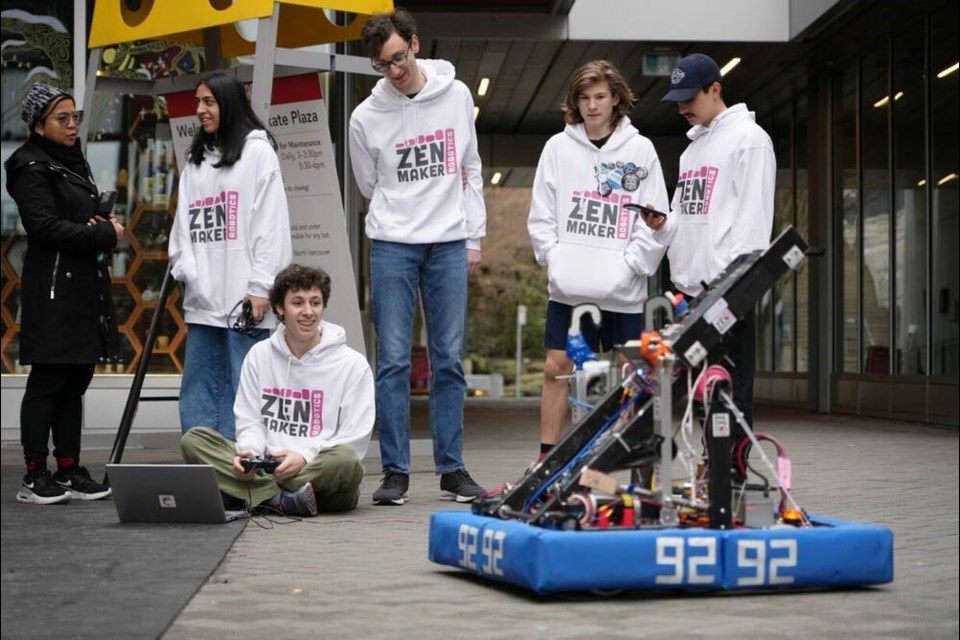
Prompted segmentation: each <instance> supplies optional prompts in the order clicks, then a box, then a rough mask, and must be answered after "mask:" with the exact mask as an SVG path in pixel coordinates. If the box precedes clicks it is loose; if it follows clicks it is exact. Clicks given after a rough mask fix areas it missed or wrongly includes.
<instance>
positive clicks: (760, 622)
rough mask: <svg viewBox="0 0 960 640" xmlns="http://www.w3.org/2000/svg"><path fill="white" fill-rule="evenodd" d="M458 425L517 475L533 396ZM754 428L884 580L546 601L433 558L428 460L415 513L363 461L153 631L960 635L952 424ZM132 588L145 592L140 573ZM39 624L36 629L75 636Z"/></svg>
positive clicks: (499, 467) (479, 473) (492, 462)
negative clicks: (885, 567)
mask: <svg viewBox="0 0 960 640" xmlns="http://www.w3.org/2000/svg"><path fill="white" fill-rule="evenodd" d="M425 407H426V405H425V402H423V401H422V400H417V401H415V402H414V409H413V424H414V425H415V432H414V436H415V437H418V438H425V437H427V436H428V432H427V429H426V427H425V425H426V417H425V411H426V408H425ZM466 424H467V433H466V461H467V465H468V468H469V470H470V472H471V474H472V475H473V476H474V477H475V478H476V479H477V480H478V481H479V482H480V483H481V484H484V485H485V486H488V487H493V486H495V485H496V484H498V483H500V482H504V481H514V480H516V479H517V478H518V477H519V476H520V475H521V473H522V471H523V470H524V469H525V468H526V466H527V464H528V463H529V461H530V460H531V459H532V458H533V457H534V455H535V453H536V451H537V440H538V438H537V436H538V433H537V432H538V429H537V424H538V408H537V405H536V403H535V402H531V401H528V400H521V401H491V400H477V401H470V402H469V403H468V406H467V411H466ZM757 427H758V430H761V431H765V432H768V433H770V434H772V435H774V436H775V437H777V438H778V439H779V440H781V441H782V442H783V443H784V444H785V445H786V447H787V450H788V452H789V454H790V456H791V458H792V461H793V476H794V485H795V494H796V496H797V498H798V500H799V502H800V503H801V505H803V506H804V507H805V508H806V509H808V510H809V511H811V512H814V513H818V514H823V515H828V516H833V517H837V518H841V519H846V520H857V521H862V522H869V523H877V524H883V525H886V526H888V527H890V528H891V529H892V530H893V531H894V535H895V542H894V545H895V579H894V582H893V583H892V584H889V585H884V586H881V587H875V588H864V589H849V590H843V591H799V592H792V593H775V594H774V593H759V594H756V593H754V594H723V593H720V594H708V595H691V594H656V593H649V592H631V593H626V594H623V595H620V596H617V597H614V598H600V597H597V596H593V595H589V594H565V595H559V596H550V597H541V596H537V595H534V594H532V593H530V592H527V591H524V590H521V589H518V588H513V587H505V586H502V585H498V584H494V583H492V582H488V581H483V580H480V579H478V578H475V577H473V576H470V575H467V574H465V573H462V572H459V571H457V570H455V569H452V568H449V567H443V566H439V565H434V564H432V563H430V562H429V561H428V560H427V531H428V519H429V516H430V514H431V513H433V512H435V511H438V510H442V509H450V508H466V507H458V506H456V505H454V504H453V503H450V502H444V501H441V500H439V479H438V477H437V476H435V475H434V474H433V472H432V461H431V460H430V459H429V458H428V457H418V458H415V464H414V469H413V471H414V472H413V474H412V476H411V500H410V502H409V503H407V504H406V505H404V506H403V507H375V506H372V505H371V504H370V495H371V493H372V492H373V490H374V489H375V488H376V486H377V484H378V482H379V460H377V459H376V458H370V459H368V460H367V470H368V474H367V476H366V477H365V479H364V487H363V498H362V501H361V505H360V508H359V509H357V510H356V511H355V512H352V513H350V514H346V515H338V516H321V517H318V518H314V519H311V520H308V521H304V522H299V523H291V524H279V523H270V522H268V521H265V520H263V519H255V520H253V521H251V522H249V523H247V525H246V528H245V529H244V531H243V532H242V533H241V534H240V536H239V537H238V538H237V540H236V542H235V544H234V545H233V547H232V548H231V549H230V550H229V551H228V552H227V554H226V556H225V557H224V559H223V561H222V563H221V564H220V565H219V567H218V568H217V569H216V570H215V571H214V572H213V573H212V575H211V576H210V577H209V579H208V580H207V581H206V582H205V583H204V584H203V585H202V587H201V588H200V589H199V590H198V591H197V593H196V594H195V595H194V596H193V598H192V599H190V601H189V603H188V604H187V606H186V607H185V608H184V609H183V610H182V611H181V612H180V613H179V615H178V616H176V618H175V619H173V620H172V623H171V625H170V626H169V628H168V629H167V631H166V633H165V635H164V636H163V637H164V638H167V639H181V638H191V639H192V638H222V637H230V638H264V637H271V636H282V637H284V638H315V637H337V638H340V637H345V638H429V637H431V636H436V637H442V638H551V639H556V638H588V637H589V638H593V637H606V638H658V637H670V638H701V637H703V638H736V639H737V640H742V639H743V638H782V637H790V638H814V637H818V638H839V637H844V638H850V637H854V638H875V637H890V638H956V637H958V633H960V626H958V611H960V608H958V604H957V602H958V596H960V593H958V579H960V570H958V560H960V544H958V530H960V527H958V516H957V509H958V506H957V505H958V499H960V496H958V485H960V474H958V469H960V464H958V460H960V451H958V441H960V437H958V435H960V434H958V431H957V429H955V428H943V429H938V428H931V427H926V426H921V425H915V424H909V423H895V422H888V421H880V420H865V419H854V418H846V417H842V416H822V415H813V414H807V413H804V412H792V411H785V410H774V409H763V408H759V409H758V414H757ZM107 453H108V452H106V451H88V452H85V454H84V458H85V463H86V464H90V465H95V464H97V462H98V461H99V462H102V460H103V459H105V458H106V456H107ZM3 454H4V463H5V464H10V463H11V461H12V460H13V459H15V458H16V456H17V454H18V451H15V450H12V449H9V448H4V451H3ZM176 458H177V454H176V450H175V449H174V448H173V447H172V446H167V447H165V448H164V449H162V450H155V451H150V450H145V449H138V450H131V451H130V452H128V454H127V455H126V456H125V458H124V461H129V462H133V461H137V460H151V461H175V460H176ZM24 508H31V507H24ZM211 526H215V525H211ZM189 552H190V551H189V550H188V549H184V553H189ZM143 588H144V589H150V588H155V585H153V586H152V585H151V582H150V578H149V576H144V580H143ZM8 604H9V603H7V602H5V603H4V607H6V606H8ZM130 615H133V616H135V615H138V612H136V611H131V612H130ZM40 625H41V626H40V627H38V632H40V633H42V635H44V636H53V635H67V636H69V635H70V630H69V629H44V628H43V627H42V621H40ZM102 635H104V636H107V635H109V630H107V629H104V630H103V634H102ZM4 637H6V635H5V634H4Z"/></svg>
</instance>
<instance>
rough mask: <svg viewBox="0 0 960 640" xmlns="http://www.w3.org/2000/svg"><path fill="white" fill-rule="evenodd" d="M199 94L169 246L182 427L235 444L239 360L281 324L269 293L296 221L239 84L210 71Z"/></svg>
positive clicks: (269, 142) (288, 256)
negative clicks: (180, 351) (177, 313)
mask: <svg viewBox="0 0 960 640" xmlns="http://www.w3.org/2000/svg"><path fill="white" fill-rule="evenodd" d="M194 100H195V103H196V109H197V111H196V112H197V119H198V120H199V124H200V127H199V129H198V130H197V133H196V134H195V135H194V137H193V141H192V142H191V144H190V150H189V153H188V157H187V163H186V167H185V168H184V170H183V173H182V175H181V176H180V188H179V194H178V200H177V215H176V218H175V220H174V224H173V231H172V232H171V234H170V250H169V253H170V261H171V263H172V265H173V266H172V272H173V276H174V277H175V278H176V279H177V280H179V281H180V282H182V283H183V284H184V299H183V310H184V319H185V320H186V322H187V346H186V356H185V358H184V370H183V379H182V382H181V385H180V427H181V429H182V430H183V432H186V431H187V430H189V429H191V428H193V427H197V426H205V427H210V428H212V429H214V430H216V431H217V432H219V433H220V434H221V435H223V436H224V437H225V438H228V439H230V440H234V439H235V427H234V419H233V401H234V397H235V396H236V390H237V385H238V384H239V379H240V365H241V364H242V363H243V358H244V356H246V354H247V351H249V350H250V347H252V346H253V345H254V344H256V343H257V342H259V341H260V340H263V339H264V338H266V337H267V336H268V334H269V330H270V329H272V328H273V327H274V326H275V325H276V319H275V318H274V317H273V316H272V315H271V313H270V303H269V300H268V294H269V291H270V287H271V286H273V279H274V277H275V276H276V274H277V273H278V272H279V271H280V270H281V269H282V268H283V267H285V266H286V265H288V264H289V263H290V262H291V260H292V250H291V245H290V219H289V214H288V211H287V199H286V194H285V192H284V187H283V180H282V178H281V175H280V163H279V160H278V158H277V154H276V151H275V150H274V147H275V142H274V140H273V137H272V136H271V135H270V134H269V133H268V132H267V131H266V127H265V126H264V125H263V122H261V121H260V119H259V118H258V117H257V115H256V114H255V113H254V112H253V109H252V108H251V106H250V101H249V100H248V98H247V94H246V90H245V89H244V86H243V83H242V82H240V80H238V79H237V78H236V77H234V76H232V75H228V74H224V73H217V74H213V75H210V76H207V77H205V78H203V79H202V80H201V81H200V82H199V83H198V84H197V88H196V92H195V96H194Z"/></svg>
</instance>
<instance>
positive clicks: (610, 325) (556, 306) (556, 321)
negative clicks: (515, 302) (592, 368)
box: [544, 300, 643, 353]
mask: <svg viewBox="0 0 960 640" xmlns="http://www.w3.org/2000/svg"><path fill="white" fill-rule="evenodd" d="M572 318H573V307H572V306H570V305H568V304H564V303H562V302H555V301H553V300H551V301H550V302H549V303H548V304H547V326H546V331H545V332H544V346H545V347H546V348H547V349H559V350H560V351H565V350H566V348H567V332H568V331H569V330H570V321H571V319H572ZM642 331H643V314H642V313H618V312H616V311H603V310H601V311H600V326H599V327H597V326H596V325H595V324H594V323H593V317H592V316H590V314H587V313H585V314H583V315H582V316H581V317H580V333H582V334H583V337H584V339H585V340H586V341H587V344H588V345H589V346H590V348H591V349H592V350H593V351H594V352H596V353H599V351H600V349H599V347H600V345H603V350H604V351H610V350H611V349H612V348H613V347H615V346H619V345H622V344H623V343H625V342H627V341H628V340H639V339H640V333H641V332H642Z"/></svg>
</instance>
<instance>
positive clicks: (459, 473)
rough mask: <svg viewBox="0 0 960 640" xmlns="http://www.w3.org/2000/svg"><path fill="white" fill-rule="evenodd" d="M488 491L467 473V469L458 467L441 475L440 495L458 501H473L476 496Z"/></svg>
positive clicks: (445, 498)
mask: <svg viewBox="0 0 960 640" xmlns="http://www.w3.org/2000/svg"><path fill="white" fill-rule="evenodd" d="M484 493H486V489H484V488H483V487H481V486H480V485H478V484H477V483H476V482H474V481H473V478H471V477H470V474H469V473H467V470H466V469H457V470H456V471H451V472H450V473H445V474H443V475H442V476H440V497H441V498H442V499H444V500H456V501H457V502H473V500H474V498H476V497H477V496H480V495H482V494H484Z"/></svg>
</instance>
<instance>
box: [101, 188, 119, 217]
mask: <svg viewBox="0 0 960 640" xmlns="http://www.w3.org/2000/svg"><path fill="white" fill-rule="evenodd" d="M116 203H117V192H116V191H104V192H102V193H101V194H100V202H98V203H97V215H101V216H108V215H110V214H111V213H113V205H115V204H116Z"/></svg>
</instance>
